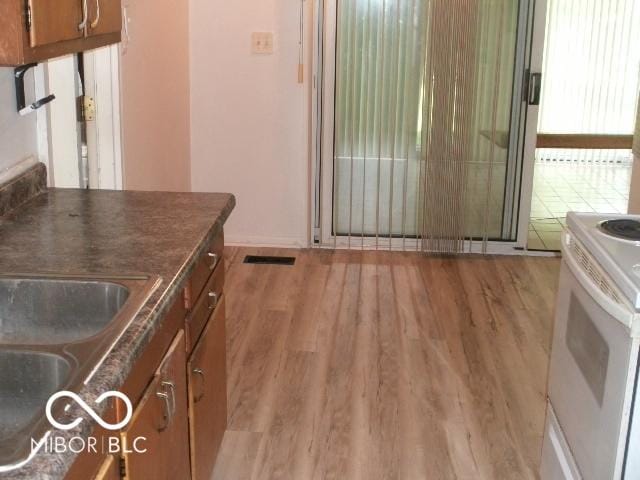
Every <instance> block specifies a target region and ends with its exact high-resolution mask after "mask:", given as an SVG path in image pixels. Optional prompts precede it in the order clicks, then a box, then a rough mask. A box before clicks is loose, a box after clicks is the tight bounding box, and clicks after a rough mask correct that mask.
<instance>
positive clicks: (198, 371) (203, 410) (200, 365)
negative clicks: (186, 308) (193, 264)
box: [187, 297, 227, 480]
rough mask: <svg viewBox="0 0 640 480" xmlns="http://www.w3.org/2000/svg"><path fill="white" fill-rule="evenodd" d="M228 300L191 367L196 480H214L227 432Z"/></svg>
mask: <svg viewBox="0 0 640 480" xmlns="http://www.w3.org/2000/svg"><path fill="white" fill-rule="evenodd" d="M226 358H227V355H226V341H225V305H224V297H223V298H222V299H221V300H220V304H219V305H218V307H217V308H216V310H215V312H214V313H213V314H212V315H211V318H210V319H209V321H208V323H207V326H206V327H205V329H204V332H203V333H202V336H201V337H200V340H198V343H197V345H196V347H195V348H194V349H193V354H192V355H191V357H190V358H189V363H188V367H187V371H188V379H189V436H190V440H191V472H192V475H193V480H208V479H209V478H211V473H212V472H213V467H214V465H215V461H216V457H217V455H218V450H219V449H220V444H221V443H222V437H223V436H224V432H225V430H226V428H227V365H226Z"/></svg>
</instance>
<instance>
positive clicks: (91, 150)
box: [84, 44, 123, 190]
mask: <svg viewBox="0 0 640 480" xmlns="http://www.w3.org/2000/svg"><path fill="white" fill-rule="evenodd" d="M84 79H85V95H88V96H90V97H92V98H93V99H94V101H95V105H96V112H95V120H93V121H89V122H86V129H87V153H88V171H89V175H88V179H89V185H88V186H89V188H92V189H93V188H95V189H108V190H122V189H123V178H122V177H123V175H122V160H123V157H122V128H121V127H122V125H121V103H120V98H121V97H120V90H121V85H120V48H119V46H118V45H117V44H116V45H110V46H107V47H103V48H99V49H96V50H91V51H88V52H85V53H84Z"/></svg>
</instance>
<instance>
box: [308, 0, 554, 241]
mask: <svg viewBox="0 0 640 480" xmlns="http://www.w3.org/2000/svg"><path fill="white" fill-rule="evenodd" d="M337 1H339V0H319V1H318V2H317V3H316V10H315V12H314V15H315V21H314V35H313V42H314V44H313V75H314V77H313V79H314V82H313V88H314V90H313V102H312V103H313V105H312V120H311V121H312V128H313V132H314V135H313V138H312V156H313V158H312V162H311V165H312V172H311V173H312V185H313V188H314V192H313V193H312V209H311V218H312V219H313V221H312V222H311V231H310V232H309V233H310V238H311V239H312V241H313V245H315V246H324V247H333V248H351V247H352V246H355V247H362V248H363V249H378V248H386V249H392V250H413V249H415V250H419V242H418V241H417V239H409V238H405V239H403V238H392V239H389V238H387V237H384V238H382V239H381V240H378V239H377V238H362V239H361V238H360V237H343V236H335V235H333V234H332V231H333V202H334V200H335V198H334V196H335V194H334V189H333V163H334V159H333V156H334V152H333V149H334V145H333V141H334V132H333V122H334V94H335V51H336V29H337V25H336V22H335V18H336V14H337V11H336V10H337ZM523 1H525V2H527V3H526V4H525V6H526V7H527V8H526V17H525V18H524V22H525V27H526V29H525V32H523V33H522V34H521V37H522V38H520V36H519V40H518V41H524V42H525V44H526V51H525V55H524V58H521V59H520V62H519V63H518V62H516V68H517V69H518V71H517V73H516V78H515V79H514V81H517V82H519V83H520V84H522V83H523V82H524V81H525V78H527V77H526V74H525V72H539V71H540V70H541V69H542V56H543V52H544V33H545V27H546V6H547V0H523ZM519 22H521V20H519ZM520 84H519V85H517V86H516V87H517V88H515V89H514V96H515V95H517V96H518V97H520V98H519V99H518V98H514V102H513V105H514V108H515V107H519V108H518V110H519V111H518V112H517V114H519V116H520V118H519V128H520V131H519V132H516V135H513V134H512V138H516V139H517V140H518V143H517V145H516V146H515V147H512V148H515V150H516V152H515V153H516V154H518V155H521V159H520V160H519V161H518V162H516V163H517V166H516V169H515V171H514V172H513V173H512V178H511V179H510V182H511V184H512V185H513V182H514V181H516V180H517V179H518V177H519V181H520V188H519V191H518V192H515V188H514V193H513V194H512V195H511V197H510V198H508V199H505V200H508V202H505V210H506V208H510V209H511V212H512V213H511V215H512V216H513V218H512V227H511V228H512V229H515V230H516V231H515V241H489V242H488V243H487V249H486V253H499V254H508V253H519V252H521V251H523V250H525V251H526V248H527V238H528V225H529V216H530V212H531V196H532V191H533V167H534V163H535V143H536V135H537V118H538V107H537V106H531V105H528V102H526V101H525V98H526V92H525V90H526V89H525V88H524V86H523V87H522V88H520ZM518 100H519V101H520V102H522V103H520V105H519V106H518V105H516V103H517V102H518ZM507 203H508V205H507ZM465 243H467V244H468V251H469V252H481V251H482V250H483V249H482V242H480V241H467V242H465Z"/></svg>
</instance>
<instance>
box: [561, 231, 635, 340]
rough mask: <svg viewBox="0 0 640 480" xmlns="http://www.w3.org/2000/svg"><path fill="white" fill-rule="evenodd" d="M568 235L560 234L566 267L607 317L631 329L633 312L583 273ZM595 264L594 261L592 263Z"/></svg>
mask: <svg viewBox="0 0 640 480" xmlns="http://www.w3.org/2000/svg"><path fill="white" fill-rule="evenodd" d="M568 237H569V235H568V234H567V232H562V245H563V246H564V247H565V248H563V249H562V254H563V260H564V261H565V262H566V263H567V266H568V267H569V269H570V270H571V272H572V273H573V275H574V276H575V277H576V279H577V280H578V282H579V283H580V285H582V288H584V289H585V290H586V291H587V293H588V294H589V295H590V296H591V297H592V298H593V299H594V300H595V301H596V303H597V304H598V305H600V307H602V308H603V309H604V310H606V312H607V313H609V315H611V316H613V317H614V318H616V319H617V320H618V321H619V322H621V323H623V324H624V325H625V326H626V327H627V328H631V324H632V323H633V316H634V314H635V312H634V311H633V310H631V308H629V307H627V306H626V305H624V304H621V303H618V302H616V301H615V300H614V299H613V298H611V297H609V296H608V295H607V294H605V293H604V292H603V291H602V290H601V289H600V287H599V286H598V285H597V284H596V282H595V281H594V280H593V279H592V278H591V277H590V276H589V275H587V274H586V273H585V271H584V268H582V266H581V265H580V263H579V262H578V260H577V259H576V258H575V255H574V253H573V252H572V251H571V248H570V247H568V245H569V241H568ZM594 262H595V261H594Z"/></svg>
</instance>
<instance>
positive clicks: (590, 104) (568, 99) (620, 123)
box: [537, 0, 640, 161]
mask: <svg viewBox="0 0 640 480" xmlns="http://www.w3.org/2000/svg"><path fill="white" fill-rule="evenodd" d="M639 82H640V2H639V1H638V0H548V7H547V24H546V38H545V49H544V60H543V84H542V95H541V103H540V116H539V123H538V131H539V132H541V133H561V134H562V133H565V134H568V133H575V134H618V135H630V134H632V133H633V129H634V124H635V109H636V98H637V94H638V88H639V85H640V83H639ZM537 156H538V159H552V160H565V161H567V160H568V161H571V160H574V161H616V160H617V161H619V160H623V159H627V160H628V159H629V157H630V155H629V152H628V151H626V152H620V151H615V150H613V151H612V150H587V151H584V150H582V151H579V150H567V149H545V150H544V151H539V152H538V153H537Z"/></svg>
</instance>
